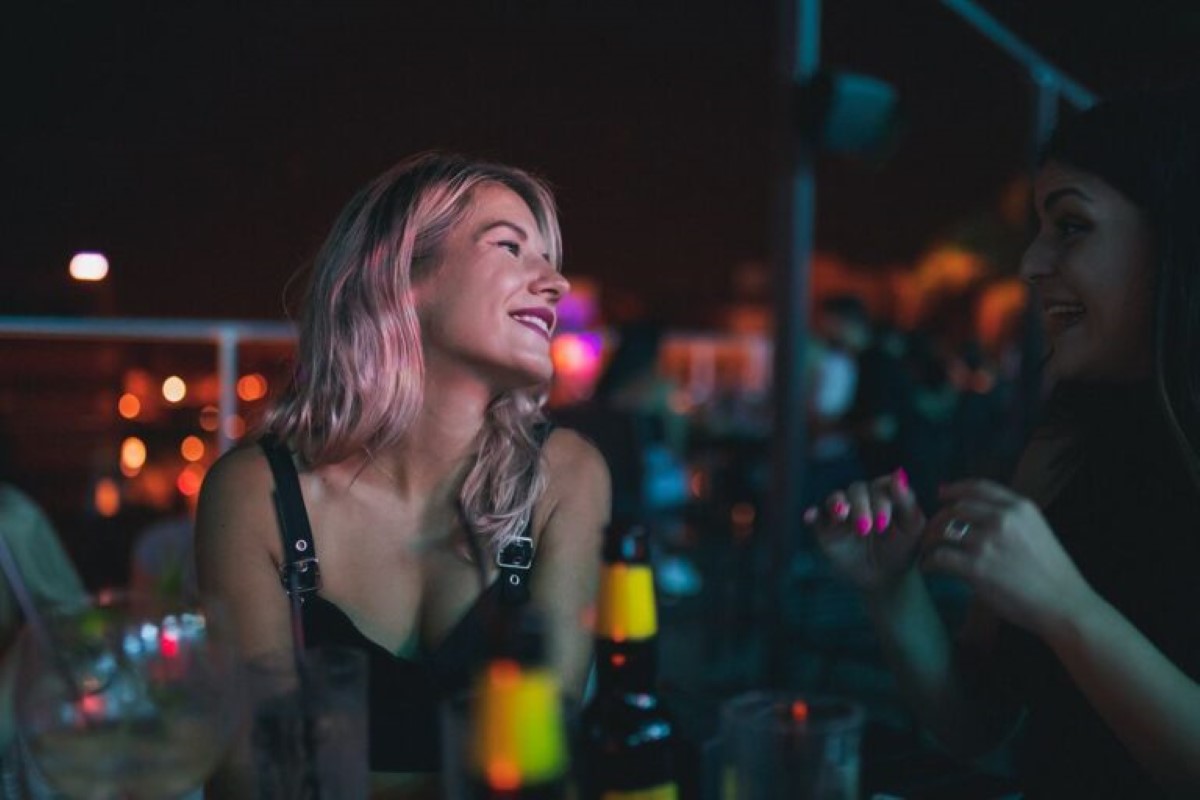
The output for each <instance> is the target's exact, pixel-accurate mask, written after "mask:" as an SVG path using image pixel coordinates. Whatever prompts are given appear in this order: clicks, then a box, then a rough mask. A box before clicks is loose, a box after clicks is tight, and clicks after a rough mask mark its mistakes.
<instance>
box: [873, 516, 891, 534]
mask: <svg viewBox="0 0 1200 800" xmlns="http://www.w3.org/2000/svg"><path fill="white" fill-rule="evenodd" d="M891 522H892V515H891V514H888V513H885V512H883V511H880V512H879V513H878V514H876V515H875V532H876V533H883V532H884V531H886V530H887V527H888V525H890V524H891Z"/></svg>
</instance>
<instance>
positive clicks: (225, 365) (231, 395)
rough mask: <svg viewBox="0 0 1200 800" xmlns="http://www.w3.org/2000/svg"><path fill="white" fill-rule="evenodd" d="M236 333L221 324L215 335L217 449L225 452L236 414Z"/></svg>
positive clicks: (228, 446)
mask: <svg viewBox="0 0 1200 800" xmlns="http://www.w3.org/2000/svg"><path fill="white" fill-rule="evenodd" d="M237 361H238V334H237V330H236V329H234V328H232V327H228V326H222V327H221V329H220V333H218V335H217V381H218V383H219V385H220V394H219V398H220V399H219V401H218V405H217V409H218V411H217V416H218V417H219V419H220V424H218V425H217V451H218V452H220V453H225V452H227V451H228V450H229V448H230V447H232V446H233V437H232V436H231V435H230V433H229V428H230V426H231V425H232V424H233V418H234V417H235V416H236V415H237V392H236V390H235V388H236V385H237V369H238V364H237Z"/></svg>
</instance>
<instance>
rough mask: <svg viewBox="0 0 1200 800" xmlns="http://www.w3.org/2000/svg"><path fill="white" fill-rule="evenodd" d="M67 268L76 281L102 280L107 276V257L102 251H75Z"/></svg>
mask: <svg viewBox="0 0 1200 800" xmlns="http://www.w3.org/2000/svg"><path fill="white" fill-rule="evenodd" d="M68 269H69V271H70V273H71V277H72V278H74V279H75V280H77V281H91V282H96V281H102V280H104V279H105V278H106V277H108V259H107V258H105V257H104V254H103V253H87V252H84V253H76V254H75V255H74V257H73V258H72V259H71V265H70V267H69V268H68Z"/></svg>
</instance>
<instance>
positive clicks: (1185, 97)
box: [806, 85, 1200, 798]
mask: <svg viewBox="0 0 1200 800" xmlns="http://www.w3.org/2000/svg"><path fill="white" fill-rule="evenodd" d="M1198 134H1200V87H1197V86H1194V85H1193V86H1187V87H1182V88H1176V89H1173V90H1170V91H1161V92H1146V93H1142V94H1137V95H1129V96H1125V97H1120V98H1115V99H1113V100H1111V101H1107V102H1103V103H1101V104H1099V105H1097V106H1095V107H1094V108H1092V109H1090V110H1089V111H1086V112H1084V113H1082V114H1080V115H1078V116H1076V117H1073V118H1071V119H1068V120H1066V121H1064V123H1063V124H1062V126H1061V127H1060V128H1059V130H1058V131H1057V133H1056V134H1055V135H1054V137H1053V138H1052V139H1051V141H1050V142H1049V145H1048V146H1047V148H1046V150H1045V152H1044V161H1043V163H1042V165H1041V168H1040V170H1039V173H1038V176H1037V179H1036V181H1035V193H1034V194H1035V202H1036V208H1037V213H1038V218H1039V228H1038V232H1037V234H1036V236H1035V238H1034V240H1033V242H1032V243H1031V244H1030V245H1029V247H1028V249H1027V250H1026V252H1025V255H1024V258H1023V261H1022V275H1023V277H1024V278H1025V279H1026V280H1027V281H1028V282H1029V283H1030V284H1031V285H1032V288H1033V295H1034V298H1035V302H1036V303H1037V305H1038V307H1039V308H1040V309H1041V312H1042V324H1043V326H1044V328H1045V331H1046V336H1047V342H1048V345H1049V351H1048V353H1047V356H1046V360H1045V365H1044V375H1045V378H1046V380H1047V382H1048V384H1049V385H1050V386H1051V387H1052V388H1051V394H1050V397H1049V401H1048V408H1047V411H1046V415H1045V422H1044V424H1043V425H1042V426H1041V427H1040V428H1039V429H1038V430H1037V431H1035V433H1034V435H1033V437H1032V439H1031V441H1030V442H1029V444H1028V446H1027V448H1026V450H1025V453H1024V455H1023V457H1022V459H1021V462H1020V464H1019V466H1018V467H1017V471H1016V476H1015V478H1014V481H1013V488H1011V489H1010V488H1006V487H1004V486H1001V485H999V484H996V483H993V482H990V481H986V480H967V481H961V482H957V483H954V484H951V485H949V486H946V487H944V488H943V489H942V490H941V491H940V493H939V505H940V508H938V509H937V511H936V512H935V513H933V514H932V516H930V517H928V518H927V517H926V516H925V514H924V513H923V512H922V509H921V508H920V506H919V505H918V504H917V503H916V502H915V501H914V496H913V493H912V491H911V487H910V486H909V485H908V484H907V482H906V481H905V479H904V474H903V473H902V472H901V473H897V474H895V475H890V476H885V477H882V478H880V479H878V480H876V481H874V482H872V483H870V484H865V483H858V484H854V485H852V486H851V487H849V489H848V490H846V491H845V492H837V493H834V494H833V495H831V496H830V497H829V498H828V501H827V504H826V506H825V508H824V509H823V510H818V509H816V508H813V509H810V510H809V512H807V513H806V519H807V520H809V521H810V522H812V523H814V524H815V525H816V526H817V533H818V538H819V540H820V542H821V543H822V546H823V549H824V550H825V552H826V554H827V555H828V556H829V558H830V559H831V560H832V561H833V562H834V564H835V565H836V566H837V567H838V568H839V569H840V571H842V572H843V573H844V574H845V575H846V576H847V577H848V578H849V579H850V580H851V581H853V582H854V583H855V584H856V585H857V586H858V588H859V589H860V590H861V591H862V593H863V595H864V598H865V600H866V604H867V607H868V609H869V611H870V614H871V616H872V619H873V621H874V623H875V627H876V630H877V631H878V633H879V635H880V638H881V642H882V645H883V649H884V652H885V654H886V656H887V657H888V660H889V662H890V663H891V665H892V667H893V669H894V671H895V673H896V675H897V678H898V682H899V686H900V689H901V692H902V694H903V695H904V696H905V698H906V699H907V700H908V701H909V705H910V707H911V708H912V710H913V712H914V713H915V714H916V715H917V717H918V718H919V719H920V720H921V722H922V723H924V725H925V726H926V727H927V728H928V729H929V730H930V731H931V732H932V733H933V734H934V735H935V736H936V738H937V740H938V741H939V742H940V743H941V744H942V745H943V746H945V747H947V748H949V749H951V750H953V751H956V752H958V753H961V754H964V755H969V754H980V753H984V752H987V751H988V750H989V749H991V748H995V747H996V746H997V745H998V744H1000V743H1001V742H1003V741H1005V739H1006V738H1007V737H1009V736H1011V735H1013V734H1014V733H1015V734H1016V738H1015V740H1014V742H1013V755H1014V760H1015V767H1016V771H1017V778H1018V779H1019V782H1020V788H1021V790H1022V791H1023V792H1024V796H1026V797H1029V798H1043V797H1056V798H1058V797H1122V798H1131V797H1137V798H1146V797H1156V796H1166V795H1173V796H1188V797H1194V796H1197V795H1198V794H1200V683H1198V681H1200V625H1197V624H1196V619H1195V612H1194V606H1195V602H1196V598H1197V586H1198V584H1197V581H1196V565H1197V564H1198V563H1200V226H1198V225H1197V223H1196V220H1197V219H1200V135H1198ZM922 572H928V573H932V574H942V575H949V576H954V577H957V578H959V579H961V580H963V581H965V582H966V583H967V584H968V585H969V586H970V587H971V589H972V591H973V595H974V605H973V608H972V611H971V614H970V615H969V616H968V620H967V623H966V626H965V629H964V630H963V632H962V635H961V637H960V638H959V640H958V641H955V640H953V639H951V637H950V636H949V634H948V633H947V631H946V629H945V627H944V625H943V623H942V621H941V619H940V617H939V615H938V613H937V610H936V609H935V607H934V604H933V602H932V600H931V598H930V595H929V593H928V590H927V586H926V582H925V580H924V578H923V576H922Z"/></svg>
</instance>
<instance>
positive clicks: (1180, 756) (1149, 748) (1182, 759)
mask: <svg viewBox="0 0 1200 800" xmlns="http://www.w3.org/2000/svg"><path fill="white" fill-rule="evenodd" d="M1046 639H1047V643H1048V644H1049V645H1050V647H1051V648H1052V649H1053V650H1054V652H1055V654H1056V655H1057V656H1058V658H1059V660H1060V661H1061V662H1062V663H1063V665H1064V666H1065V667H1066V668H1067V670H1068V671H1069V672H1070V674H1071V677H1072V678H1073V679H1074V680H1075V683H1076V684H1077V685H1078V686H1079V688H1080V689H1081V690H1082V691H1083V693H1084V694H1085V695H1086V696H1087V698H1088V700H1089V701H1090V702H1091V704H1092V706H1093V707H1094V708H1095V709H1096V711H1097V712H1098V713H1099V714H1100V716H1101V717H1103V718H1104V720H1105V722H1107V723H1108V725H1109V727H1110V728H1111V729H1112V731H1113V732H1114V733H1115V734H1116V736H1117V738H1119V739H1120V740H1121V741H1122V743H1123V744H1124V745H1125V746H1126V747H1127V748H1128V749H1129V751H1130V753H1131V754H1132V755H1133V757H1134V758H1135V759H1137V761H1138V762H1139V763H1140V764H1141V765H1142V766H1143V767H1144V768H1145V769H1146V770H1147V771H1149V772H1150V773H1151V774H1152V775H1154V776H1155V777H1156V778H1157V779H1158V780H1159V782H1160V783H1162V785H1163V786H1164V787H1166V788H1168V789H1170V790H1173V791H1176V792H1179V793H1180V794H1182V795H1187V796H1194V795H1195V793H1196V792H1197V790H1200V686H1198V685H1197V684H1196V682H1195V681H1193V680H1191V679H1190V678H1189V677H1188V676H1187V675H1185V674H1184V673H1183V672H1182V671H1181V670H1180V669H1179V668H1178V667H1176V666H1175V665H1174V664H1172V663H1171V662H1170V661H1169V660H1168V659H1167V658H1166V657H1165V656H1164V655H1163V654H1162V653H1161V652H1160V651H1159V650H1158V649H1157V648H1156V647H1155V646H1154V645H1153V644H1152V643H1151V642H1150V641H1149V640H1148V639H1147V638H1146V637H1145V636H1143V635H1142V633H1141V632H1140V631H1138V630H1137V628H1135V627H1134V626H1133V624H1132V623H1130V622H1129V620H1128V619H1126V618H1125V617H1124V616H1122V615H1121V614H1120V612H1118V611H1117V610H1116V609H1115V608H1113V607H1112V606H1111V605H1109V604H1108V603H1107V602H1105V601H1104V600H1103V599H1101V598H1100V597H1098V596H1095V597H1094V601H1093V602H1091V603H1090V604H1089V605H1088V607H1087V609H1086V610H1085V611H1084V612H1083V613H1080V614H1077V615H1075V616H1073V617H1071V618H1067V619H1065V621H1064V622H1063V623H1061V624H1059V625H1058V626H1057V627H1056V628H1055V629H1054V630H1053V631H1051V632H1050V634H1049V635H1048V636H1047V637H1046Z"/></svg>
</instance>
